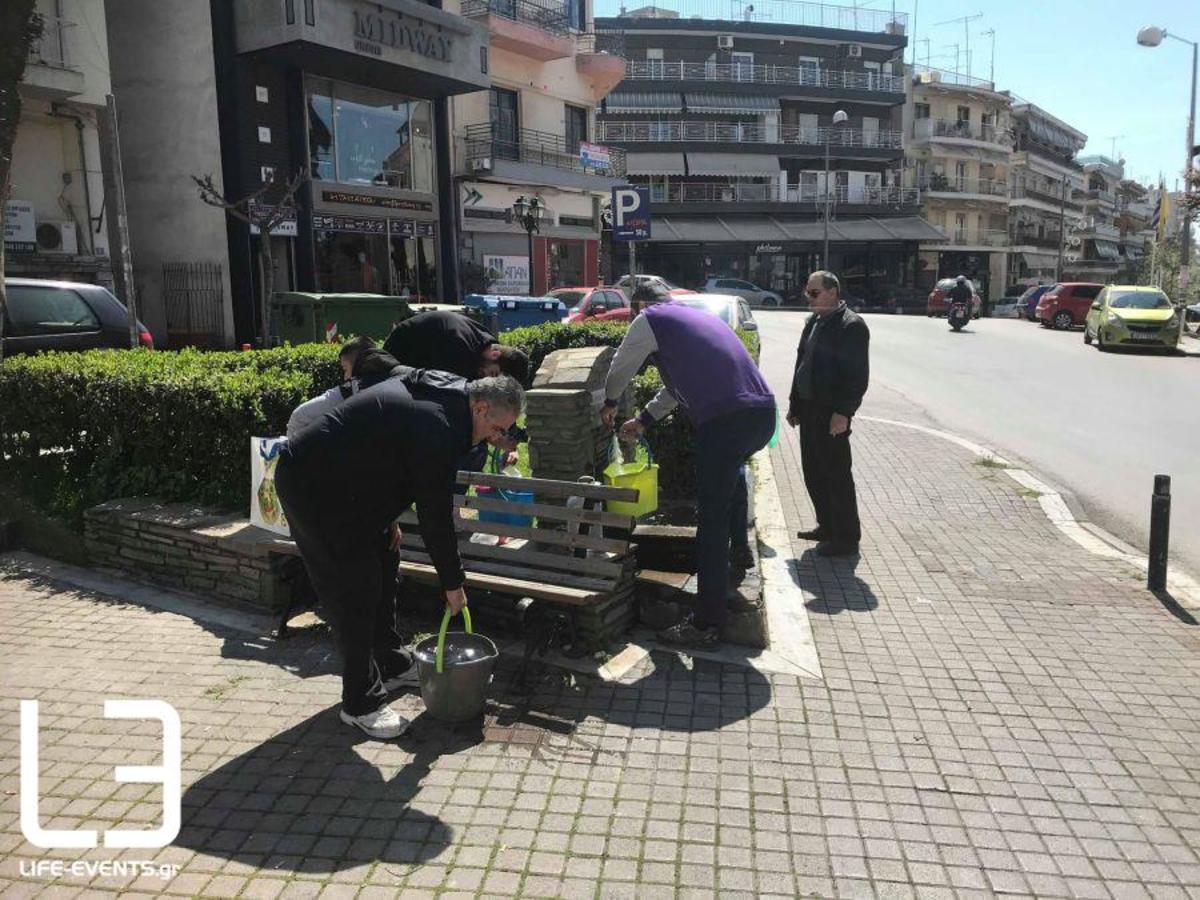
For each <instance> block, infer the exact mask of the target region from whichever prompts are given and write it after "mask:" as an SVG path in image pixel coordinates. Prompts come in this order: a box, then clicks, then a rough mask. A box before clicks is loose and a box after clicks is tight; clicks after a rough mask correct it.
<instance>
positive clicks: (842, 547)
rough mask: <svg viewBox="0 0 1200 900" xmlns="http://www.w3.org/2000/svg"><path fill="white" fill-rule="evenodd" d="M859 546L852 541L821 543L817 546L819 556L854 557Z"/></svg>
mask: <svg viewBox="0 0 1200 900" xmlns="http://www.w3.org/2000/svg"><path fill="white" fill-rule="evenodd" d="M857 553H858V544H857V543H853V542H851V541H821V543H819V544H817V555H818V556H854V555H855V554H857Z"/></svg>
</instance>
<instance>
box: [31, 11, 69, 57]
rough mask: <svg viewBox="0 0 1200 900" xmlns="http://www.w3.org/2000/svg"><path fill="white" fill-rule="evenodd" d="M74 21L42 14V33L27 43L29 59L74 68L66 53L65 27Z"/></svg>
mask: <svg viewBox="0 0 1200 900" xmlns="http://www.w3.org/2000/svg"><path fill="white" fill-rule="evenodd" d="M74 24H75V23H74V22H68V21H67V20H65V19H60V18H58V17H57V16H42V35H41V37H39V38H38V39H37V40H36V41H34V42H33V43H31V44H30V45H29V61H30V62H31V63H39V64H41V65H43V66H52V67H53V68H56V69H74V68H75V66H73V65H71V61H70V58H69V57H68V55H67V29H68V28H70V27H72V26H73V25H74Z"/></svg>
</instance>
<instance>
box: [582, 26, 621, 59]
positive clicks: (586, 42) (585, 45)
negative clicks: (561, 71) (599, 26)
mask: <svg viewBox="0 0 1200 900" xmlns="http://www.w3.org/2000/svg"><path fill="white" fill-rule="evenodd" d="M575 52H576V53H607V54H608V55H609V56H620V57H624V56H625V41H623V40H621V38H620V36H618V35H613V34H597V33H596V32H594V31H581V32H579V33H578V34H576V35H575Z"/></svg>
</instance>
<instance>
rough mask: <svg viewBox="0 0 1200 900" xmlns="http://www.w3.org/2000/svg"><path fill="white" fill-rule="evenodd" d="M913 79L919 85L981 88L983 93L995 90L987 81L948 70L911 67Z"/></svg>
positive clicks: (918, 66) (919, 66)
mask: <svg viewBox="0 0 1200 900" xmlns="http://www.w3.org/2000/svg"><path fill="white" fill-rule="evenodd" d="M913 77H914V78H915V80H916V81H917V83H919V84H921V83H923V84H952V85H954V86H955V87H973V88H982V89H983V90H985V91H991V90H995V88H996V86H995V85H994V84H993V83H992V82H990V81H988V80H987V79H984V78H973V77H971V76H970V75H965V74H963V73H961V72H951V71H949V70H948V69H938V68H935V67H933V66H922V65H916V66H913Z"/></svg>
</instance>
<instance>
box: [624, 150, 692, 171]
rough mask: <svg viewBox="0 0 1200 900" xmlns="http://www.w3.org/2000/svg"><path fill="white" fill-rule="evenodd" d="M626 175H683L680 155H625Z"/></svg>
mask: <svg viewBox="0 0 1200 900" xmlns="http://www.w3.org/2000/svg"><path fill="white" fill-rule="evenodd" d="M625 173H626V174H627V175H683V174H685V173H686V170H685V169H684V165H683V154H682V153H626V154H625Z"/></svg>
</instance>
